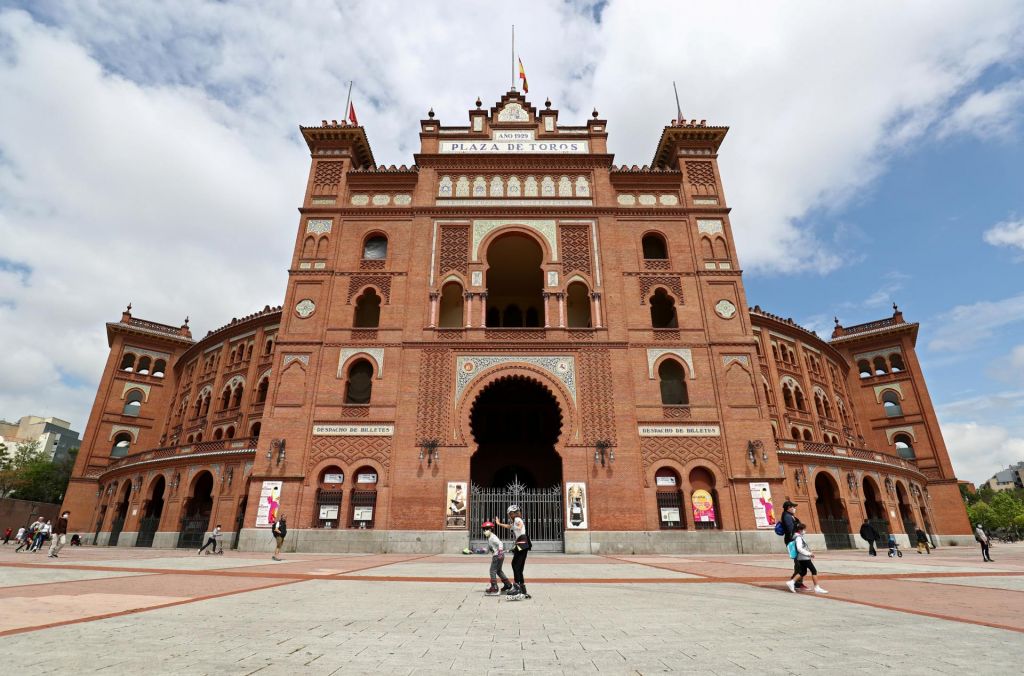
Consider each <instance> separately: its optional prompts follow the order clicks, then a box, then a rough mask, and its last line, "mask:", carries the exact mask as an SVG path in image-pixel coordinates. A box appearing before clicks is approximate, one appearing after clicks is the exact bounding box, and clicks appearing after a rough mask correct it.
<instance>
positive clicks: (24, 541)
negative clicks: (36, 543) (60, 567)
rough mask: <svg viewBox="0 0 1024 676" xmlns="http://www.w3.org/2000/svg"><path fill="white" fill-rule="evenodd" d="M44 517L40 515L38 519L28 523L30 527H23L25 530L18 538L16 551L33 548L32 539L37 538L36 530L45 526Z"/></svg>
mask: <svg viewBox="0 0 1024 676" xmlns="http://www.w3.org/2000/svg"><path fill="white" fill-rule="evenodd" d="M42 520H43V517H39V519H38V520H37V521H33V522H32V523H30V524H29V525H28V528H22V530H23V531H24V532H23V533H22V534H21V537H20V538H18V541H19V542H18V548H17V549H15V550H14V551H15V553H17V552H20V551H21V550H22V549H24V550H26V551H28V550H30V549H31V548H32V541H33V540H35V539H36V530H37V529H39V528H42V527H43V524H42Z"/></svg>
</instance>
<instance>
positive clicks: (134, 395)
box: [121, 390, 144, 416]
mask: <svg viewBox="0 0 1024 676" xmlns="http://www.w3.org/2000/svg"><path fill="white" fill-rule="evenodd" d="M143 398H144V395H143V394H142V392H141V391H139V390H132V391H130V392H129V393H128V394H127V396H125V398H124V409H122V411H121V413H123V414H124V415H130V416H137V415H139V411H140V410H141V409H142V400H143Z"/></svg>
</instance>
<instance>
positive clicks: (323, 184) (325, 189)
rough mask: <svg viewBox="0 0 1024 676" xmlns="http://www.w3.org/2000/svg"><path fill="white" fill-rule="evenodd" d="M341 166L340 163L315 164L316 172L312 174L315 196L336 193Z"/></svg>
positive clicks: (322, 162)
mask: <svg viewBox="0 0 1024 676" xmlns="http://www.w3.org/2000/svg"><path fill="white" fill-rule="evenodd" d="M343 166H344V164H343V163H342V162H324V161H320V162H317V164H316V171H315V172H314V173H313V192H315V193H317V194H334V193H337V192H338V183H340V182H341V170H342V167H343Z"/></svg>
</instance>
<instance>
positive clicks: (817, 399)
mask: <svg viewBox="0 0 1024 676" xmlns="http://www.w3.org/2000/svg"><path fill="white" fill-rule="evenodd" d="M814 410H815V411H817V412H818V417H819V418H824V417H825V405H824V404H822V403H821V395H820V394H818V393H817V392H815V393H814Z"/></svg>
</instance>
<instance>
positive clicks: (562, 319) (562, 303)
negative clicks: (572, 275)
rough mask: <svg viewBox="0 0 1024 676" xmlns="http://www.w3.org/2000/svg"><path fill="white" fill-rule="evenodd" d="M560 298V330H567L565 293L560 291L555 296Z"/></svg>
mask: <svg viewBox="0 0 1024 676" xmlns="http://www.w3.org/2000/svg"><path fill="white" fill-rule="evenodd" d="M555 297H557V298H558V328H560V329H564V328H565V292H564V291H559V292H558V293H556V294H555Z"/></svg>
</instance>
